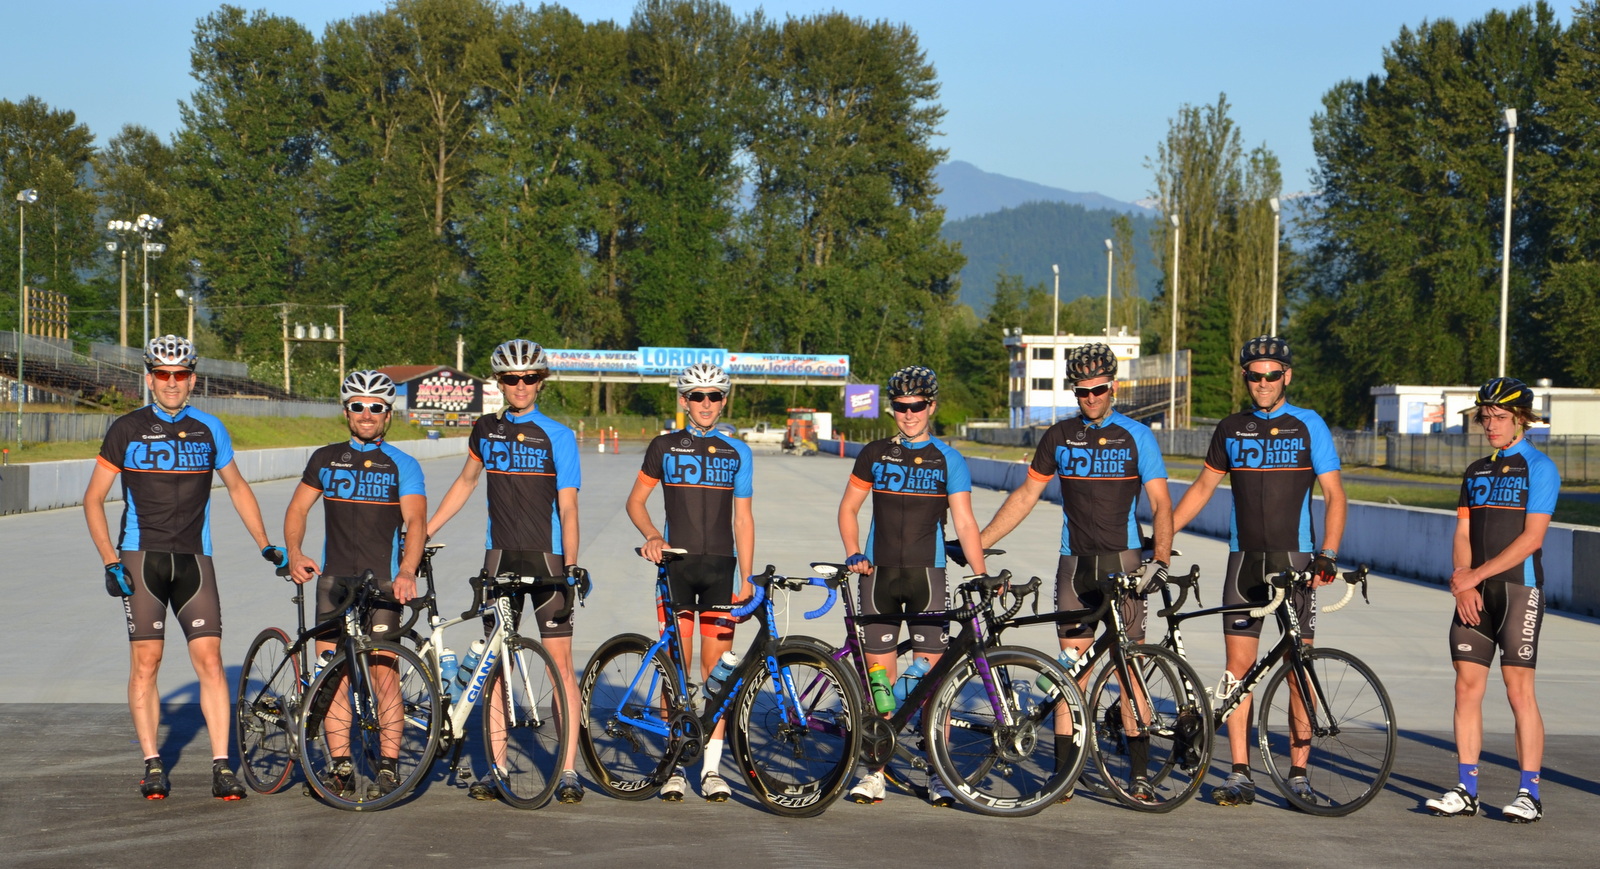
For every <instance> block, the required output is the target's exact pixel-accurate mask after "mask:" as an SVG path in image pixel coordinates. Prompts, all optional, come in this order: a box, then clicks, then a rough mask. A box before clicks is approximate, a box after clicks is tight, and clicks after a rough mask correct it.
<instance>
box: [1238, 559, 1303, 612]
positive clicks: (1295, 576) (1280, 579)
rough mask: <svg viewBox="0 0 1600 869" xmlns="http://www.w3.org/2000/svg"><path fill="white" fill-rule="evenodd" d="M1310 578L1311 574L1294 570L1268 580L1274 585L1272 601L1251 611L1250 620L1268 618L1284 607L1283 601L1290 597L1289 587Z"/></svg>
mask: <svg viewBox="0 0 1600 869" xmlns="http://www.w3.org/2000/svg"><path fill="white" fill-rule="evenodd" d="M1310 576H1311V574H1309V573H1299V572H1297V571H1293V570H1285V571H1283V572H1282V573H1279V574H1277V575H1276V576H1273V577H1272V578H1271V579H1270V580H1268V581H1269V582H1270V583H1271V584H1272V600H1270V601H1267V603H1266V604H1265V605H1264V606H1258V607H1256V608H1254V609H1252V610H1250V618H1253V619H1263V618H1266V617H1267V616H1268V615H1270V614H1271V613H1272V611H1273V610H1275V609H1277V608H1278V607H1280V606H1282V605H1283V599H1284V598H1286V597H1288V596H1289V586H1291V585H1294V584H1295V583H1296V582H1297V581H1300V580H1302V579H1304V578H1308V577H1310Z"/></svg>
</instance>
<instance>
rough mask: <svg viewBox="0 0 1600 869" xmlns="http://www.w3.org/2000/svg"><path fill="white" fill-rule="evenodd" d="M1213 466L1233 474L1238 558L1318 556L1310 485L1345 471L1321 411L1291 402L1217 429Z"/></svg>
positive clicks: (1238, 416)
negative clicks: (1245, 554) (1253, 555)
mask: <svg viewBox="0 0 1600 869" xmlns="http://www.w3.org/2000/svg"><path fill="white" fill-rule="evenodd" d="M1206 467H1207V468H1210V469H1211V470H1213V471H1216V472H1218V473H1223V474H1229V475H1230V481H1231V483H1232V486H1233V521H1232V526H1231V527H1230V528H1229V532H1228V546H1229V548H1230V549H1231V550H1232V551H1234V552H1312V551H1315V549H1316V540H1315V538H1314V535H1313V533H1312V528H1311V486H1312V484H1314V483H1315V482H1316V481H1317V477H1318V476H1320V475H1322V474H1326V473H1328V472H1330V471H1337V470H1339V453H1338V451H1337V450H1335V449H1334V446H1333V435H1332V434H1331V433H1330V432H1329V431H1328V425H1327V423H1324V422H1323V421H1322V417H1320V416H1318V415H1317V413H1316V411H1313V410H1307V409H1305V408H1302V407H1295V406H1294V405H1291V404H1288V403H1285V404H1283V406H1281V407H1279V408H1278V409H1277V410H1275V411H1273V412H1271V413H1265V412H1262V411H1259V410H1257V411H1245V412H1240V413H1235V414H1233V415H1231V416H1229V417H1228V418H1226V419H1224V420H1223V421H1222V422H1220V423H1218V424H1217V428H1216V431H1215V432H1213V433H1212V435H1211V447H1210V449H1209V450H1208V451H1207V452H1206Z"/></svg>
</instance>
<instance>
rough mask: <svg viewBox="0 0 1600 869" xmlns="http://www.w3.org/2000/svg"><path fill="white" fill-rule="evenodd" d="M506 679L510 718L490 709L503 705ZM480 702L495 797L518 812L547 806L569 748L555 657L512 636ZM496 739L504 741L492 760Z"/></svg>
mask: <svg viewBox="0 0 1600 869" xmlns="http://www.w3.org/2000/svg"><path fill="white" fill-rule="evenodd" d="M508 674H509V676H508ZM508 680H509V682H510V685H511V691H510V695H511V714H510V715H509V716H507V715H506V714H505V711H504V709H498V710H497V709H495V707H494V705H492V704H493V701H495V700H496V699H497V698H498V699H499V701H500V702H501V703H502V704H503V703H504V698H505V697H506V689H505V684H506V682H507V681H508ZM479 702H481V703H483V704H484V706H483V713H482V716H483V744H484V750H485V751H486V752H488V753H489V772H490V774H491V775H493V776H494V777H495V781H496V783H497V784H498V785H499V790H500V796H502V797H504V798H505V801H506V802H508V803H510V804H511V805H513V806H516V807H517V808H519V809H537V808H539V807H541V806H543V805H545V804H546V803H548V802H550V798H551V797H553V796H555V792H556V785H557V784H559V783H560V781H561V764H562V761H563V760H564V759H565V758H566V756H567V747H568V745H569V741H568V739H567V726H566V722H567V715H568V710H567V698H566V694H565V693H564V692H562V690H561V672H560V671H559V670H557V669H556V662H555V659H554V658H552V657H551V656H550V652H549V651H547V650H546V649H545V647H544V646H543V645H541V644H539V643H538V642H536V641H534V640H532V639H529V638H527V637H513V638H511V639H510V640H508V641H507V642H506V656H505V657H504V658H501V659H500V660H499V661H498V662H496V664H495V666H494V670H493V671H491V672H490V674H489V681H488V682H487V683H486V684H485V686H484V689H483V697H481V698H480V700H479ZM508 717H509V722H510V723H509V726H508V725H507V723H506V722H507V719H508ZM496 741H500V742H503V743H504V756H503V758H502V759H501V760H496V759H495V757H494V754H495V750H494V746H495V743H496Z"/></svg>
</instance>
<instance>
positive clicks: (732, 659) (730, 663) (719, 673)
mask: <svg viewBox="0 0 1600 869" xmlns="http://www.w3.org/2000/svg"><path fill="white" fill-rule="evenodd" d="M737 666H739V656H738V655H735V654H734V653H732V652H723V653H722V657H720V658H718V659H717V665H716V666H715V667H712V668H711V675H709V676H707V677H706V696H707V697H715V696H717V692H718V691H721V690H722V683H723V682H726V681H728V677H729V676H731V675H733V668H735V667H737Z"/></svg>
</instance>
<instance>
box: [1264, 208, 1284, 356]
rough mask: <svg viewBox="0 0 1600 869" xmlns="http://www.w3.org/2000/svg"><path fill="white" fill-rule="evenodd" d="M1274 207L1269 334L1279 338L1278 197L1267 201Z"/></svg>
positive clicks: (1279, 217)
mask: <svg viewBox="0 0 1600 869" xmlns="http://www.w3.org/2000/svg"><path fill="white" fill-rule="evenodd" d="M1267 204H1268V205H1270V206H1272V319H1271V320H1269V321H1268V322H1267V330H1268V331H1267V334H1269V335H1272V336H1273V337H1277V334H1278V232H1279V229H1280V224H1279V220H1280V219H1281V215H1279V214H1278V197H1276V196H1274V197H1272V198H1271V199H1268V200H1267Z"/></svg>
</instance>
